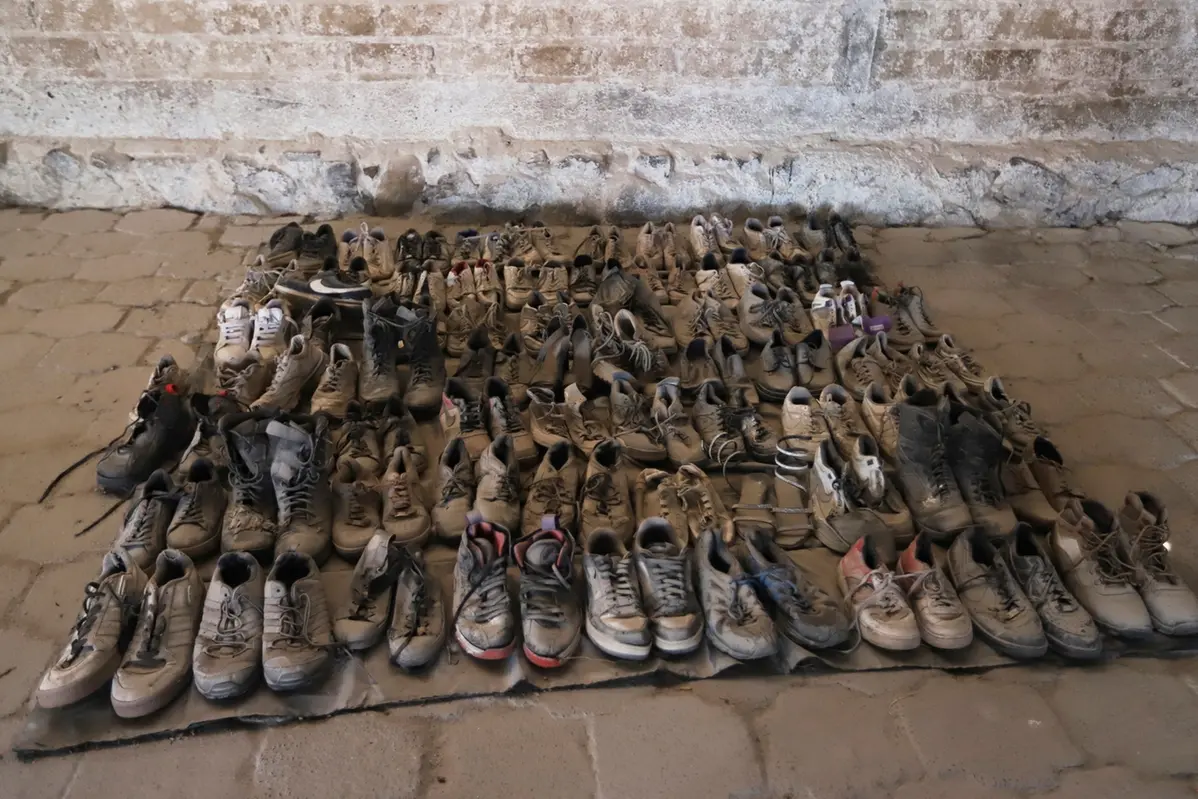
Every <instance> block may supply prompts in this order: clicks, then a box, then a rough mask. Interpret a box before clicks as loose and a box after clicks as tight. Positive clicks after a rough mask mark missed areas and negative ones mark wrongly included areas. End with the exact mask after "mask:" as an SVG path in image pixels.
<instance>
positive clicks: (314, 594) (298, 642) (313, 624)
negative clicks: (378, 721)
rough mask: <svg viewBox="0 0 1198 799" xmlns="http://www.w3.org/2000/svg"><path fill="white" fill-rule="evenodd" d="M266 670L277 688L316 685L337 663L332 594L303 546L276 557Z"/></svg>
mask: <svg viewBox="0 0 1198 799" xmlns="http://www.w3.org/2000/svg"><path fill="white" fill-rule="evenodd" d="M262 615H263V630H262V675H263V677H265V679H266V685H267V687H269V688H270V689H271V690H272V691H299V690H302V689H305V688H309V687H314V686H315V685H316V684H317V683H319V682H320V680H322V679H323V678H324V677H325V675H326V674H327V673H328V671H329V669H330V668H331V667H332V663H333V648H332V647H333V630H332V624H331V623H330V621H329V608H328V600H327V599H326V598H325V593H324V585H323V584H322V583H321V581H320V571H319V569H318V567H317V565H316V562H315V561H314V560H312V558H311V557H309V556H308V555H305V554H304V553H303V552H295V551H287V552H283V553H281V554H280V555H279V556H278V557H277V558H275V562H274V566H273V567H272V568H271V570H270V574H269V575H267V578H266V601H265V603H264V605H263V614H262Z"/></svg>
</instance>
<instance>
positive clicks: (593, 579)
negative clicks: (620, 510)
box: [582, 530, 653, 660]
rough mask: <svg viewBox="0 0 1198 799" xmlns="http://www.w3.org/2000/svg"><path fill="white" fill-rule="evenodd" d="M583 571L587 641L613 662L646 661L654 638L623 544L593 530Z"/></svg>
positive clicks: (584, 559) (612, 533) (583, 560)
mask: <svg viewBox="0 0 1198 799" xmlns="http://www.w3.org/2000/svg"><path fill="white" fill-rule="evenodd" d="M582 568H583V572H584V573H585V574H586V580H587V614H586V631H587V638H589V639H591V643H592V644H594V645H595V646H597V647H598V648H599V649H600V650H602V651H603V652H604V653H606V654H608V655H611V656H612V657H614V658H621V659H622V660H644V659H645V658H647V657H649V652H650V650H652V649H653V635H652V633H651V631H650V629H649V619H648V618H646V617H645V611H644V609H643V608H642V607H641V591H640V584H639V582H638V580H637V576H636V572H635V571H634V568H633V559H632V555H630V554H629V552H628V550H627V549H626V548H625V547H624V542H623V541H621V540H620V537H619V536H617V535H616V534H615V533H614V532H612V531H611V530H595V531H594V532H592V533H591V535H590V536H589V537H588V538H587V540H586V544H585V548H584V552H583V556H582Z"/></svg>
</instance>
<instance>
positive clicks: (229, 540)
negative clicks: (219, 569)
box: [220, 413, 277, 553]
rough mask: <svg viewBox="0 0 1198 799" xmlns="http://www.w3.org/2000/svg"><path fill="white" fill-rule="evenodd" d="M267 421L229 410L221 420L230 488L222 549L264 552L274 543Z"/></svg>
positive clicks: (262, 416)
mask: <svg viewBox="0 0 1198 799" xmlns="http://www.w3.org/2000/svg"><path fill="white" fill-rule="evenodd" d="M268 424H270V419H269V418H268V417H266V416H265V415H262V414H256V413H243V414H231V415H229V416H225V417H224V418H222V419H221V421H220V431H221V435H222V436H223V437H224V439H225V451H226V452H227V453H228V455H229V486H230V489H231V490H230V496H229V503H228V506H227V509H226V511H225V518H224V523H223V525H222V526H221V551H222V552H257V553H265V552H268V551H270V550H271V549H272V548H273V547H274V543H275V534H276V532H277V531H276V527H275V523H274V515H275V498H274V484H273V483H272V482H271V479H270V439H269V437H268V436H267V435H266V426H267V425H268Z"/></svg>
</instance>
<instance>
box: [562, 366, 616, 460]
mask: <svg viewBox="0 0 1198 799" xmlns="http://www.w3.org/2000/svg"><path fill="white" fill-rule="evenodd" d="M563 404H564V405H565V422H566V428H567V430H569V432H570V441H572V442H573V443H574V446H576V447H578V449H579V450H581V451H582V453H583V454H584V455H587V456H590V454H591V453H592V452H593V451H594V450H595V447H596V446H597V445H598V444H599V443H600V442H601V441H604V440H606V439H608V438H610V436H611V434H610V433H609V432H608V430H607V428H606V427H604V425H603V424H602V423H601V422H599V420H598V419H596V418H595V413H594V410H593V409H592V408H591V404H590V403H589V402H587V400H586V398H585V397H583V395H582V391H580V390H579V388H578V385H577V384H574V383H571V384H570V385H569V386H568V387H567V388H566V391H565V394H564V402H563Z"/></svg>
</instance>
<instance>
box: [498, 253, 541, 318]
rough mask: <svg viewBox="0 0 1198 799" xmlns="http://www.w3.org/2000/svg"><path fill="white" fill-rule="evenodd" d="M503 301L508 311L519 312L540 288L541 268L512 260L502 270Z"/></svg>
mask: <svg viewBox="0 0 1198 799" xmlns="http://www.w3.org/2000/svg"><path fill="white" fill-rule="evenodd" d="M503 282H504V287H505V290H504V300H505V302H506V304H507V309H508V310H509V311H519V310H520V309H521V308H523V307H524V306H525V305H526V304H527V303H528V301H529V299H530V298H531V297H532V293H533V292H534V291H537V290H538V289H540V287H541V267H540V265H539V264H531V265H530V264H526V263H525V262H524V261H523V260H522V259H520V258H513V259H512V260H510V261H508V262H507V265H506V266H504V268H503Z"/></svg>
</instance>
